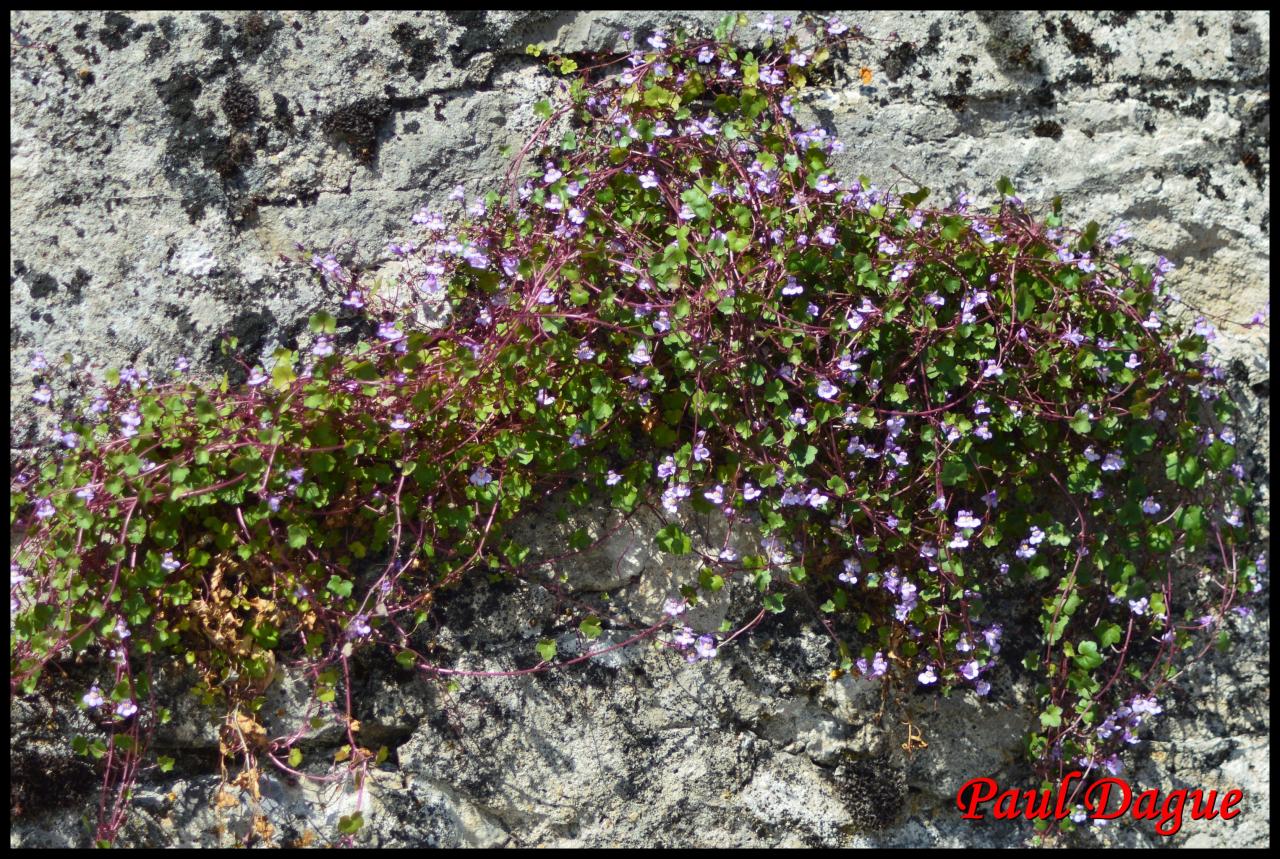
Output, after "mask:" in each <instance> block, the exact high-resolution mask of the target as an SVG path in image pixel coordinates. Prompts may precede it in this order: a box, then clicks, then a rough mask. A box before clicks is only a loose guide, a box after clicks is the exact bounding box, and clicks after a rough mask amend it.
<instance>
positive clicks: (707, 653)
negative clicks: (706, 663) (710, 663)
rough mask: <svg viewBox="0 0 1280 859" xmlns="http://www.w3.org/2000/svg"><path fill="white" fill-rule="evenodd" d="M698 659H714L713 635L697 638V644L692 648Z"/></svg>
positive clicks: (714, 643)
mask: <svg viewBox="0 0 1280 859" xmlns="http://www.w3.org/2000/svg"><path fill="white" fill-rule="evenodd" d="M694 650H696V651H697V653H698V657H699V658H700V659H714V658H715V655H716V637H715V636H714V635H700V636H698V643H697V645H696V646H695V647H694Z"/></svg>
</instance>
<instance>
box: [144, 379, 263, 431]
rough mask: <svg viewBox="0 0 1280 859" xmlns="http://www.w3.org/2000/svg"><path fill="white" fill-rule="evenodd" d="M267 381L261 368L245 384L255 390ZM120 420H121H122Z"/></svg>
mask: <svg viewBox="0 0 1280 859" xmlns="http://www.w3.org/2000/svg"><path fill="white" fill-rule="evenodd" d="M268 379H270V376H268V375H267V374H266V373H264V372H263V371H262V368H261V367H254V368H253V372H251V373H250V374H249V378H248V380H247V383H248V385H249V386H250V387H254V388H256V387H258V386H259V385H262V384H264V383H265V382H267V380H268ZM121 420H123V418H122V419H121Z"/></svg>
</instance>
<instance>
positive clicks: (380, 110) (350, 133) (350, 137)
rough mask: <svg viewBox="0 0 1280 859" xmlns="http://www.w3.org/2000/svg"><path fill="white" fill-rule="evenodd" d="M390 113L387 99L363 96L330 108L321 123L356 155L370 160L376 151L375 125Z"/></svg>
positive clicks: (365, 160) (379, 125) (361, 159)
mask: <svg viewBox="0 0 1280 859" xmlns="http://www.w3.org/2000/svg"><path fill="white" fill-rule="evenodd" d="M390 116H391V107H390V105H388V104H387V102H386V101H384V100H382V99H379V98H362V99H360V100H359V101H354V102H352V103H351V104H347V105H343V106H342V107H339V108H337V109H336V110H334V111H332V112H330V113H329V114H328V115H327V116H326V117H325V118H324V121H323V122H322V123H321V127H322V128H324V130H325V132H327V133H328V134H331V135H333V136H334V137H337V138H338V139H339V140H342V141H344V142H345V143H346V144H347V145H348V146H350V147H351V150H352V151H353V152H354V153H355V156H356V158H357V159H359V160H360V161H362V162H364V163H369V162H371V161H373V160H374V159H375V158H376V157H377V155H378V129H379V128H380V127H381V126H382V123H383V122H385V121H386V120H387V118H388V117H390Z"/></svg>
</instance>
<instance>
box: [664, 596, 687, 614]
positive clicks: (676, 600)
mask: <svg viewBox="0 0 1280 859" xmlns="http://www.w3.org/2000/svg"><path fill="white" fill-rule="evenodd" d="M688 607H689V606H688V603H687V602H686V601H685V599H684V597H671V598H670V599H668V600H667V601H666V602H665V603H663V605H662V612H663V614H666V615H667V616H669V617H679V616H680V615H682V614H684V612H685V609H687V608H688Z"/></svg>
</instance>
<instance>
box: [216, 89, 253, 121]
mask: <svg viewBox="0 0 1280 859" xmlns="http://www.w3.org/2000/svg"><path fill="white" fill-rule="evenodd" d="M218 103H219V105H221V107H222V113H223V115H224V116H226V118H227V122H229V123H231V125H232V126H233V127H235V128H248V127H249V126H250V125H253V123H254V121H255V120H256V119H257V118H258V94H257V93H256V92H254V91H253V89H252V88H250V87H249V86H248V85H247V84H245V82H244V81H243V80H241V79H240V78H238V77H237V78H232V79H231V80H230V81H228V82H227V88H226V89H225V90H223V92H222V99H221V100H220V101H219V102H218Z"/></svg>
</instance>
